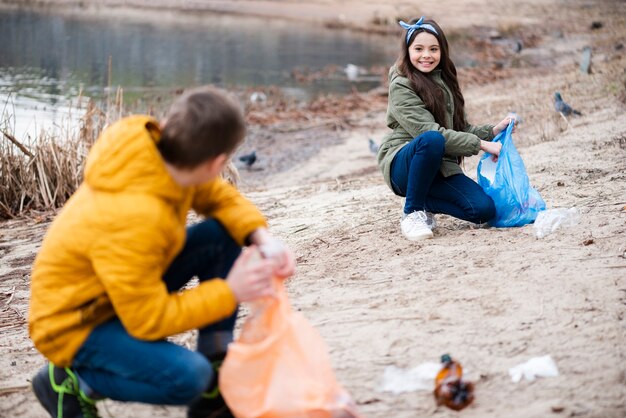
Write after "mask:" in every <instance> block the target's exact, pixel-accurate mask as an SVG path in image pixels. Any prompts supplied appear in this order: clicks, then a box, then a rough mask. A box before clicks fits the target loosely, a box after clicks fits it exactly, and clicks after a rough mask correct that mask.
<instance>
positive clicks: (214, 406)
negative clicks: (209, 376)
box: [187, 354, 234, 418]
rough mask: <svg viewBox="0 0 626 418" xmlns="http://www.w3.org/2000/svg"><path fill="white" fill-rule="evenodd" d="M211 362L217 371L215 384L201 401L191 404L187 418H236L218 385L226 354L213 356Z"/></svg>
mask: <svg viewBox="0 0 626 418" xmlns="http://www.w3.org/2000/svg"><path fill="white" fill-rule="evenodd" d="M210 360H212V361H211V365H212V366H213V370H214V371H215V375H214V378H213V382H211V384H210V385H209V389H208V390H207V391H206V392H204V393H203V394H202V396H201V397H200V398H199V399H197V400H195V401H193V402H192V403H190V404H189V408H188V409H187V418H234V415H233V414H232V412H230V409H229V408H228V406H227V405H226V402H225V401H224V398H222V394H221V393H220V388H219V386H218V385H217V382H218V372H219V369H220V366H221V365H222V361H224V354H219V355H216V356H212V357H211V359H210Z"/></svg>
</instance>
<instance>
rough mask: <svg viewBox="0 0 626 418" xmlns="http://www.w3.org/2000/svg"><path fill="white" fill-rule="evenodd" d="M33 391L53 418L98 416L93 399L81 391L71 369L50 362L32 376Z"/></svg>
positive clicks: (93, 417) (96, 417)
mask: <svg viewBox="0 0 626 418" xmlns="http://www.w3.org/2000/svg"><path fill="white" fill-rule="evenodd" d="M32 386H33V392H35V396H37V399H39V402H40V403H41V405H42V406H43V407H44V408H45V410H46V411H48V413H49V414H50V415H51V416H52V417H53V418H100V416H99V415H98V409H97V408H96V403H95V401H94V400H92V399H89V397H87V395H85V394H84V393H82V392H81V390H80V388H79V386H78V378H77V377H76V375H75V374H74V372H72V370H71V369H69V368H65V369H61V368H58V367H54V365H52V364H48V366H46V367H43V368H42V369H41V370H39V372H37V374H36V375H35V377H34V378H33V383H32Z"/></svg>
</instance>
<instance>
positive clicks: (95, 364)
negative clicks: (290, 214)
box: [72, 220, 241, 405]
mask: <svg viewBox="0 0 626 418" xmlns="http://www.w3.org/2000/svg"><path fill="white" fill-rule="evenodd" d="M240 252H241V248H240V247H239V246H238V245H237V243H236V242H235V241H234V240H233V239H232V238H231V237H230V235H228V233H227V232H226V230H225V229H224V227H223V226H222V225H221V224H220V223H218V222H217V221H215V220H207V221H204V222H201V223H199V224H196V225H193V226H191V227H189V228H187V238H186V242H185V246H184V247H183V249H182V251H181V252H180V254H179V255H178V256H177V257H176V258H175V259H174V261H173V262H172V264H171V265H170V266H169V268H168V270H167V271H166V272H165V275H164V276H163V280H164V281H165V282H166V284H167V288H168V290H169V291H170V292H174V291H177V290H179V289H180V288H181V287H183V286H184V285H185V284H186V283H187V282H188V281H189V280H190V279H191V278H192V277H194V276H197V277H198V278H199V279H200V280H201V281H202V280H205V279H211V278H214V277H226V276H227V274H228V271H229V270H230V268H231V267H232V265H233V263H234V261H235V259H236V258H237V257H238V256H239V254H240ZM236 318H237V313H236V312H235V313H234V314H233V315H232V316H231V317H229V318H227V319H225V320H223V321H220V322H217V323H215V324H211V325H209V326H207V327H205V328H203V329H201V330H200V332H199V338H198V340H199V341H198V350H199V351H198V352H194V351H190V350H188V349H186V348H184V347H181V346H179V345H176V344H174V343H171V342H168V341H165V340H161V341H143V340H138V339H136V338H134V337H132V336H131V335H129V334H128V332H126V330H125V329H124V327H123V325H122V323H121V322H120V320H119V319H118V318H114V319H112V320H110V321H107V322H105V323H103V324H101V325H99V326H98V327H96V328H95V329H94V330H93V331H92V332H91V334H90V335H89V337H88V338H87V340H86V341H85V343H84V344H83V345H82V347H81V348H80V350H79V351H78V353H77V354H76V356H75V358H74V362H73V364H72V368H73V369H74V370H75V371H76V372H77V374H78V375H79V378H80V380H81V384H86V386H87V387H88V388H89V389H90V390H91V391H93V392H95V393H96V394H97V395H100V396H104V397H107V398H111V399H115V400H119V401H132V402H144V403H151V404H167V405H186V404H188V403H190V402H191V401H193V400H194V399H196V398H197V397H198V396H200V394H201V393H202V392H203V391H205V390H206V389H207V388H208V387H209V384H210V383H212V381H213V379H214V372H213V369H212V366H211V364H210V362H209V360H208V359H207V358H208V357H211V356H214V355H223V354H224V353H225V351H226V348H227V344H228V343H229V342H230V341H232V335H233V328H234V326H235V320H236Z"/></svg>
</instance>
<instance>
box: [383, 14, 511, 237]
mask: <svg viewBox="0 0 626 418" xmlns="http://www.w3.org/2000/svg"><path fill="white" fill-rule="evenodd" d="M399 23H400V26H402V27H403V28H404V29H405V30H406V32H404V33H403V35H402V49H401V53H400V56H399V58H398V60H397V61H396V64H395V65H394V66H393V67H391V69H390V70H389V104H388V107H387V126H389V127H390V128H391V129H393V132H391V133H389V134H388V135H387V136H386V137H385V138H384V139H383V142H382V145H381V147H380V149H379V151H378V164H379V167H380V169H381V170H382V172H383V176H384V178H385V181H386V183H387V185H388V186H389V187H390V188H391V190H393V192H394V193H395V194H396V195H399V196H405V197H406V202H405V205H404V213H403V215H402V221H401V222H400V226H401V229H402V232H403V234H404V235H405V236H406V237H407V238H408V239H409V240H412V241H416V240H421V239H426V238H432V236H433V233H432V229H433V228H434V227H435V219H434V217H433V214H435V213H445V214H448V215H451V216H454V217H456V218H460V219H464V220H467V221H470V222H474V223H483V222H487V221H488V220H490V219H491V218H493V217H494V216H495V207H494V203H493V201H492V200H491V198H490V197H489V196H487V195H486V194H485V192H483V190H482V188H481V187H480V186H479V185H478V184H477V183H476V182H474V181H473V180H472V179H470V178H469V177H467V176H465V174H463V170H462V169H461V167H460V166H459V162H460V161H461V160H462V158H463V157H466V156H470V155H476V154H478V151H479V150H483V151H485V152H488V153H490V154H492V155H493V156H494V158H495V159H497V157H498V155H499V153H500V148H501V147H502V145H501V144H500V143H498V142H489V141H491V140H492V139H493V138H494V137H495V136H496V135H497V134H498V133H500V132H501V131H502V130H504V129H505V128H506V127H507V125H508V124H509V122H510V119H509V118H506V119H504V120H503V121H501V122H500V123H498V124H497V125H495V126H494V125H483V126H472V125H470V124H469V123H468V122H467V120H466V118H465V109H464V104H465V101H464V99H463V94H462V93H461V90H460V88H459V83H458V81H457V77H456V68H455V66H454V64H453V63H452V61H451V60H450V57H449V55H448V41H447V40H446V37H445V35H444V33H443V31H442V30H441V28H440V27H439V25H438V24H437V23H436V22H435V21H433V20H424V17H421V18H420V19H419V20H415V19H414V20H412V21H411V24H406V23H404V22H399Z"/></svg>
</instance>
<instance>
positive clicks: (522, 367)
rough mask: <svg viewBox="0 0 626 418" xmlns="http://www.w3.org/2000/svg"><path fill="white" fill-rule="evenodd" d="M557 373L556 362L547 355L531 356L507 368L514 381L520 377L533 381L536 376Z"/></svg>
mask: <svg viewBox="0 0 626 418" xmlns="http://www.w3.org/2000/svg"><path fill="white" fill-rule="evenodd" d="M558 375H559V370H558V369H557V367H556V363H555V362H554V360H552V357H550V356H549V355H547V356H542V357H533V358H531V359H530V360H528V361H526V362H525V363H521V364H518V365H517V366H515V367H511V368H510V369H509V376H511V380H512V381H513V382H514V383H517V382H519V381H520V380H522V377H523V378H525V379H526V380H529V381H533V380H535V378H536V377H556V376H558Z"/></svg>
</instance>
